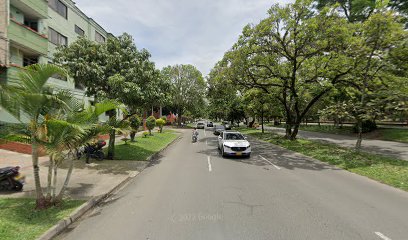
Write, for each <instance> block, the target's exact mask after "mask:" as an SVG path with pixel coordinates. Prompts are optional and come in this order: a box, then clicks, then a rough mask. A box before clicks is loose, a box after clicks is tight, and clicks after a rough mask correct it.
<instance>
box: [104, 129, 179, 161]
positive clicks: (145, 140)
mask: <svg viewBox="0 0 408 240" xmlns="http://www.w3.org/2000/svg"><path fill="white" fill-rule="evenodd" d="M177 137H178V134H177V133H176V132H175V131H172V130H163V133H158V132H154V133H153V136H150V135H148V136H147V137H142V136H140V137H137V138H136V142H130V141H128V142H127V144H125V143H124V142H121V143H119V144H117V145H116V146H115V160H134V161H145V160H146V159H147V158H148V157H149V156H151V155H153V154H155V153H157V152H159V151H160V150H162V149H163V148H165V147H166V146H167V145H168V144H170V143H171V142H172V141H174V140H175V139H176V138H177ZM105 151H106V150H105Z"/></svg>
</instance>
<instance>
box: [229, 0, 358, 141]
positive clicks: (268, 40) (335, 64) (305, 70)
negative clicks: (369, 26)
mask: <svg viewBox="0 0 408 240" xmlns="http://www.w3.org/2000/svg"><path fill="white" fill-rule="evenodd" d="M268 14H269V16H268V18H266V19H264V20H262V21H261V22H260V23H259V24H258V25H255V26H251V25H248V26H246V27H245V28H244V30H243V33H242V35H241V36H240V38H239V40H238V42H237V43H236V44H235V45H234V46H233V48H232V50H231V51H229V52H227V53H226V54H225V56H224V61H225V62H226V64H225V66H227V69H228V72H227V75H228V77H227V78H228V79H229V81H230V82H231V83H233V84H239V85H241V86H243V87H245V88H247V89H250V88H259V89H262V90H263V91H264V92H265V93H268V94H269V95H270V96H272V97H273V98H275V99H276V101H278V102H279V103H280V104H281V105H282V108H283V109H284V114H285V120H286V137H287V138H289V139H291V140H294V139H295V138H296V136H297V133H298V129H299V125H300V123H301V122H302V120H303V119H304V118H305V116H307V114H308V112H309V111H310V109H312V107H313V106H314V105H315V104H316V103H317V102H318V101H319V100H320V99H321V98H322V97H323V96H325V95H326V94H327V93H329V92H330V91H332V89H334V86H335V85H337V84H345V83H346V82H347V80H346V79H345V76H346V75H347V74H348V73H349V72H350V71H351V66H350V64H349V59H348V58H347V56H345V51H346V49H347V46H348V45H349V44H350V41H351V40H352V33H353V31H352V29H353V26H352V25H351V24H350V23H348V22H347V21H346V20H345V19H343V18H342V17H340V16H339V15H338V14H337V13H336V12H335V11H333V10H332V9H330V8H325V9H323V10H322V11H320V12H316V11H315V9H314V8H313V4H312V1H307V0H305V1H296V2H295V3H294V4H288V5H287V6H285V7H281V6H279V5H275V6H273V7H272V8H271V9H270V10H269V12H268Z"/></svg>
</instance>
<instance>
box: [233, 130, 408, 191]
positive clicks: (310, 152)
mask: <svg viewBox="0 0 408 240" xmlns="http://www.w3.org/2000/svg"><path fill="white" fill-rule="evenodd" d="M239 130H240V131H241V132H242V133H244V134H247V135H249V136H252V137H255V138H258V139H261V140H263V141H267V142H270V143H272V144H275V145H278V146H281V147H284V148H286V149H289V150H292V151H295V152H299V153H302V154H304V155H306V156H310V157H313V158H315V159H317V160H320V161H322V162H327V163H329V164H332V165H335V166H338V167H340V168H343V169H345V170H348V171H350V172H354V173H357V174H360V175H363V176H366V177H369V178H371V179H374V180H376V181H379V182H382V183H385V184H388V185H390V186H393V187H396V188H400V189H403V190H405V191H408V161H404V160H400V159H395V158H392V157H387V156H383V155H378V154H371V153H367V152H356V151H355V150H354V149H352V148H344V147H339V146H337V145H335V144H329V143H323V142H319V141H312V140H306V139H298V140H295V141H290V140H287V139H284V138H283V137H282V136H278V135H276V134H273V133H271V132H266V133H264V134H262V132H261V131H260V130H255V129H247V128H240V129H239Z"/></svg>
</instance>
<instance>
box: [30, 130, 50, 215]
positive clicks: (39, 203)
mask: <svg viewBox="0 0 408 240" xmlns="http://www.w3.org/2000/svg"><path fill="white" fill-rule="evenodd" d="M31 141H32V142H31V148H32V150H31V154H32V156H31V158H32V162H33V174H34V184H35V193H36V198H37V199H36V208H37V209H42V208H45V207H47V205H46V201H45V198H44V194H43V192H42V188H41V180H40V166H38V144H37V142H36V140H35V135H34V134H32V135H31Z"/></svg>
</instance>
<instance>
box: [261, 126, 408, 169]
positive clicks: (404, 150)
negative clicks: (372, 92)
mask: <svg viewBox="0 0 408 240" xmlns="http://www.w3.org/2000/svg"><path fill="white" fill-rule="evenodd" d="M265 129H266V130H269V131H272V132H275V133H277V134H280V135H285V129H283V128H276V127H268V126H265ZM298 136H299V137H300V138H306V139H311V140H319V141H325V142H329V143H334V144H337V145H340V146H342V147H350V148H353V147H354V146H355V145H356V141H357V138H356V137H352V136H345V135H339V134H330V133H319V132H309V131H301V130H299V133H298ZM362 150H363V151H366V152H374V153H379V154H383V155H388V156H391V157H395V158H398V159H403V160H407V161H408V144H407V143H400V142H392V141H383V140H372V139H363V143H362Z"/></svg>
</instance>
